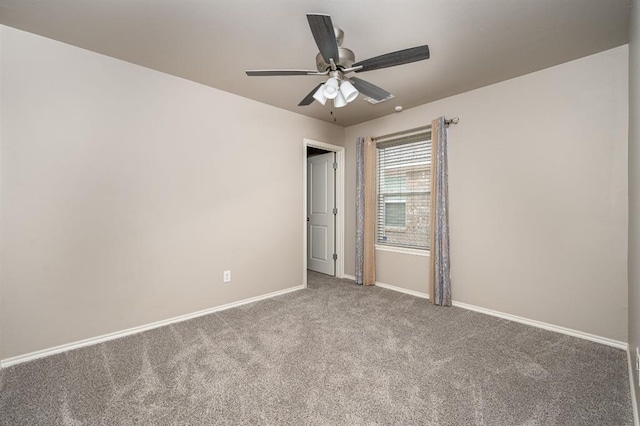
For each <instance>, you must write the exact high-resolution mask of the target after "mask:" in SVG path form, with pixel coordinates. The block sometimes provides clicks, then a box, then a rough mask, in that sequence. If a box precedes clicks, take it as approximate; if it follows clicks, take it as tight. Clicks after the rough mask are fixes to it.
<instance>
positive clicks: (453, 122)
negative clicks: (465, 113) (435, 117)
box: [444, 117, 460, 124]
mask: <svg viewBox="0 0 640 426" xmlns="http://www.w3.org/2000/svg"><path fill="white" fill-rule="evenodd" d="M444 122H445V123H446V124H458V123H459V122H460V118H458V117H453V118H451V119H449V120H444Z"/></svg>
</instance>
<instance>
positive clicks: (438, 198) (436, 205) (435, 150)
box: [429, 117, 451, 306]
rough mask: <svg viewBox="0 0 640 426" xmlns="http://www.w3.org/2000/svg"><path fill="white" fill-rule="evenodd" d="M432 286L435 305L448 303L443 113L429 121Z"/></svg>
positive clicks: (447, 200) (446, 173)
mask: <svg viewBox="0 0 640 426" xmlns="http://www.w3.org/2000/svg"><path fill="white" fill-rule="evenodd" d="M431 159H432V161H431V244H430V249H431V256H430V259H431V286H430V294H429V298H430V299H431V302H432V303H433V304H435V305H442V306H451V268H450V266H451V265H450V259H449V176H448V165H447V161H448V160H447V127H446V123H445V118H444V117H439V118H437V119H435V120H433V122H432V123H431Z"/></svg>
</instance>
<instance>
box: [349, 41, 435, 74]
mask: <svg viewBox="0 0 640 426" xmlns="http://www.w3.org/2000/svg"><path fill="white" fill-rule="evenodd" d="M425 59H429V46H427V45H426V44H425V45H424V46H417V47H410V48H408V49H403V50H398V51H396V52H391V53H387V54H385V55H380V56H376V57H375V58H370V59H365V60H364V61H360V62H356V63H355V64H353V67H357V66H362V69H360V70H357V71H356V72H363V71H373V70H379V69H381V68H388V67H395V66H396V65H403V64H409V63H411V62H417V61H422V60H425Z"/></svg>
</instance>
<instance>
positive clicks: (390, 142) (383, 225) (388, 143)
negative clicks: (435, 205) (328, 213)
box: [376, 132, 431, 250]
mask: <svg viewBox="0 0 640 426" xmlns="http://www.w3.org/2000/svg"><path fill="white" fill-rule="evenodd" d="M376 142H377V148H378V150H377V151H378V158H377V175H378V176H377V178H378V179H377V180H378V182H377V188H378V218H377V224H376V225H377V226H376V228H377V230H376V232H377V237H376V241H377V243H378V244H382V245H388V246H395V247H405V248H412V249H424V250H426V249H428V248H429V222H430V216H429V204H430V201H431V182H430V181H431V134H430V133H429V132H422V133H413V134H404V135H400V136H396V137H394V138H393V139H385V140H381V141H376Z"/></svg>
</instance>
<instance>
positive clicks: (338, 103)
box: [333, 92, 347, 108]
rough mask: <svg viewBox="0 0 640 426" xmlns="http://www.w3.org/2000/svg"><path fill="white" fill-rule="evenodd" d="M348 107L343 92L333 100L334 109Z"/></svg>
mask: <svg viewBox="0 0 640 426" xmlns="http://www.w3.org/2000/svg"><path fill="white" fill-rule="evenodd" d="M346 105H347V100H346V99H345V98H344V96H343V95H342V92H338V95H337V96H336V97H335V99H334V100H333V107H334V108H342V107H343V106H346Z"/></svg>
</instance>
